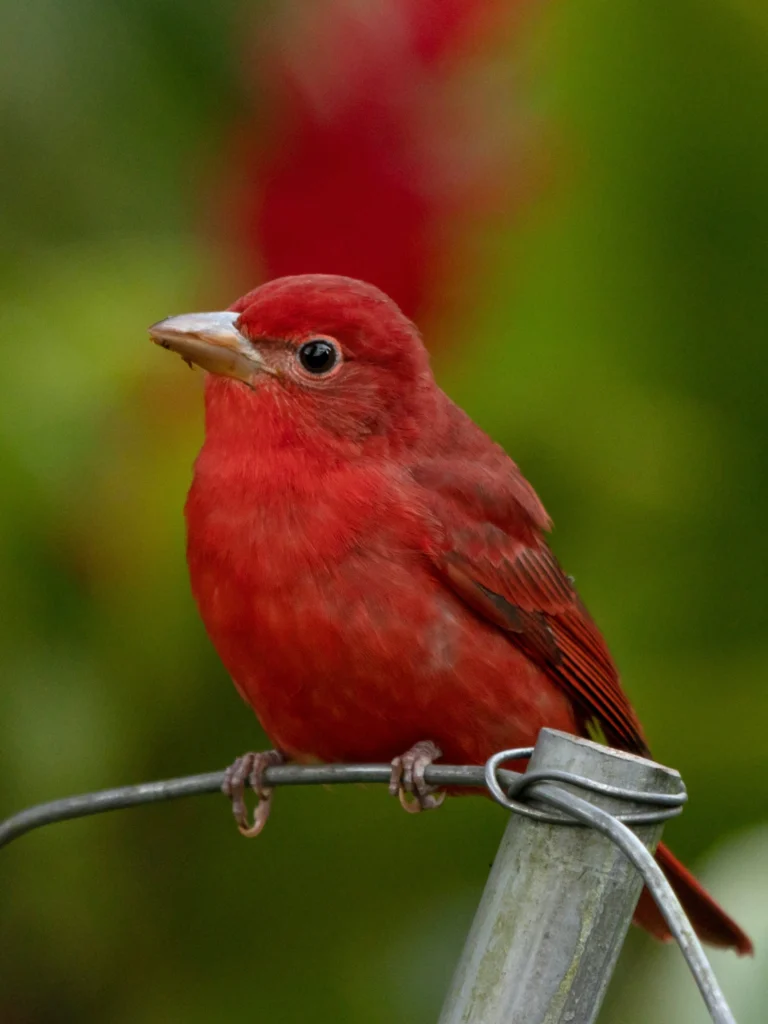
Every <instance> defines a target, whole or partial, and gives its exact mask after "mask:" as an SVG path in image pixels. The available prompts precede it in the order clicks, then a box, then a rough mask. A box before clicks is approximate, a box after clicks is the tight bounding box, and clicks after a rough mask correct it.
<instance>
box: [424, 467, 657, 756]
mask: <svg viewBox="0 0 768 1024" xmlns="http://www.w3.org/2000/svg"><path fill="white" fill-rule="evenodd" d="M499 470H503V471H502V472H499ZM413 476H414V479H415V480H416V482H417V483H419V484H420V485H421V488H422V496H423V500H425V501H426V503H427V505H428V507H429V509H430V513H431V518H432V522H433V524H434V526H433V529H434V536H433V537H431V539H430V544H429V552H428V554H429V557H430V558H431V560H432V562H433V565H434V566H435V568H436V569H437V571H438V572H439V573H440V575H441V576H442V578H443V579H444V581H445V582H446V583H448V584H449V585H450V586H451V587H452V588H453V589H454V591H455V592H456V593H457V594H458V595H459V596H460V597H461V598H462V599H463V600H464V601H465V602H466V604H468V605H469V606H470V607H471V608H472V609H473V610H474V611H475V612H476V613H477V614H478V615H481V616H482V617H483V618H485V619H487V620H488V621H490V622H492V623H494V624H495V625H496V626H498V627H499V628H500V629H502V630H504V632H505V633H507V635H508V636H509V638H510V640H511V641H512V643H514V644H516V645H517V646H518V647H519V648H520V649H521V650H523V651H524V652H525V654H526V655H527V656H528V657H529V658H531V660H533V661H535V662H536V664H537V665H539V666H540V667H541V668H542V669H543V670H544V671H545V672H546V673H547V674H548V675H549V676H550V677H551V678H552V679H553V680H555V681H556V682H557V683H558V684H559V685H560V686H562V687H563V689H564V690H565V691H566V692H567V693H568V694H569V696H570V697H571V699H572V700H573V702H574V704H575V706H576V707H577V709H578V711H579V712H580V714H581V716H582V718H583V720H584V722H585V723H589V722H594V721H596V722H597V723H599V725H600V727H601V728H602V730H603V732H604V734H605V737H606V739H607V740H608V741H609V742H610V743H611V744H613V745H614V746H618V747H622V748H624V749H628V750H631V751H634V752H637V753H647V750H648V748H647V745H646V742H645V738H644V736H643V732H642V728H641V726H640V723H639V721H638V719H637V716H636V715H635V712H634V710H633V709H632V706H631V704H630V703H629V700H628V699H627V697H626V695H625V694H624V692H623V690H622V688H621V684H620V683H619V677H618V673H617V671H616V667H615V666H614V664H613V661H612V659H611V656H610V654H609V652H608V648H607V647H606V645H605V641H604V640H603V638H602V636H601V635H600V632H599V630H598V629H597V627H596V626H595V624H594V622H593V621H592V619H591V617H590V615H589V613H588V612H587V610H586V608H585V607H584V605H583V604H582V602H581V600H580V598H579V596H578V594H577V593H576V590H575V588H574V586H573V582H572V580H571V579H570V577H568V576H567V575H566V574H565V573H564V572H563V570H562V569H561V567H560V565H559V564H558V562H557V559H556V558H555V556H554V555H553V554H552V552H551V551H550V550H549V548H548V547H547V545H546V543H545V541H544V539H543V537H542V530H544V529H547V528H548V526H549V520H548V518H547V515H546V512H545V511H544V509H543V507H542V506H541V504H540V502H539V501H538V498H537V497H536V495H535V492H534V491H533V489H532V488H531V487H530V484H528V482H527V481H526V480H525V478H524V477H523V476H522V474H521V473H520V471H519V470H518V468H517V466H516V465H515V464H514V463H513V462H512V461H511V460H509V459H507V458H505V459H504V462H503V464H501V465H499V464H496V465H482V464H480V465H478V464H477V463H467V461H466V460H455V461H449V460H429V461H425V462H424V463H422V464H421V465H419V466H417V467H414V469H413Z"/></svg>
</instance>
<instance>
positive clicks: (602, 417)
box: [0, 0, 768, 1024]
mask: <svg viewBox="0 0 768 1024" xmlns="http://www.w3.org/2000/svg"><path fill="white" fill-rule="evenodd" d="M765 11H766V8H765V6H764V3H763V0H705V2H704V3H702V2H701V0H698V2H693V0H678V2H676V3H674V4H669V3H666V2H661V0H617V2H615V3H611V4H606V3H603V2H600V0H580V2H578V3H569V4H565V3H563V2H561V0H546V3H535V4H534V3H533V2H531V0H514V2H512V0H506V2H505V0H304V2H294V3H288V2H274V3H269V4H267V3H264V2H261V3H256V2H254V3H248V2H246V0H218V2H216V3H214V2H213V0H130V2H129V0H121V2H118V0H112V2H109V3H104V2H103V0H68V2H67V3H66V4H65V3H61V2H60V0H59V2H57V0H39V2H37V3H34V4H22V3H20V2H19V0H5V3H4V4H3V5H2V8H0V57H1V59H0V109H1V111H2V116H0V124H2V129H1V130H2V159H1V160H0V195H1V196H2V205H1V207H0V218H1V219H0V237H2V241H3V245H2V253H1V254H0V266H1V267H2V274H0V346H1V348H0V352H1V355H0V366H1V367H2V370H1V372H0V380H1V381H2V394H1V395H0V474H1V479H2V485H1V487H0V492H1V493H2V500H1V501H0V516H1V517H2V520H1V522H2V528H1V529H0V594H1V595H2V615H0V635H1V636H2V675H3V684H2V687H0V722H1V725H2V732H1V733H0V779H2V784H1V785H0V814H4V813H11V812H12V811H14V810H17V809H19V808H21V807H23V806H25V805H27V804H30V803H33V802H36V801H41V800H44V799H48V798H53V797H55V796H59V795H65V794H68V793H71V792H78V791H83V790H90V789H96V788H100V787H104V786H109V785H118V784H123V783H129V782H138V781H142V780H149V779H154V778H161V777H167V776H172V775H180V774H185V773H193V772H198V771H204V770H212V769H216V768H220V767H223V766H224V765H226V764H227V763H229V762H230V761H231V760H232V759H233V757H234V756H235V755H236V754H238V753H240V752H242V751H243V750H246V749H250V748H253V747H256V748H258V747H260V746H264V745H266V739H265V737H264V736H263V735H262V734H261V733H260V730H259V728H258V726H257V723H256V721H255V720H254V718H253V716H252V714H251V712H250V711H249V710H248V709H247V708H246V707H245V706H244V705H243V704H242V703H241V702H240V700H239V698H238V697H237V695H236V693H235V691H234V689H233V687H232V686H231V685H230V683H229V681H228V679H227V678H226V675H225V673H224V671H223V669H222V667H221V666H220V664H219V663H218V661H217V658H216V656H215V654H214V652H213V650H212V649H211V646H210V644H209V642H208V640H207V638H206V635H205V633H204V631H203V628H202V626H201V624H200V622H199V621H198V617H197V614H196V611H195V608H194V606H193V602H192V600H191V597H190V594H189V589H188V585H187V578H186V568H185V561H184V537H183V525H182V516H181V509H182V504H183V501H184V496H185V492H186V488H187V486H188V482H189V478H190V467H191V462H192V459H193V457H194V455H195V452H196V450H197V448H198V445H199V443H200V439H201V426H202V423H201V395H200V386H201V379H202V375H201V374H200V373H195V374H192V373H189V372H188V371H187V370H186V369H185V368H184V367H183V365H182V364H181V363H180V362H179V361H178V360H177V359H171V358H169V357H168V356H167V355H166V354H164V353H161V352H159V351H158V350H157V349H154V348H153V347H152V346H151V345H150V344H149V343H148V340H147V336H146V326H147V325H148V324H149V323H151V322H153V321H155V320H157V319H159V318H161V317H163V316H166V315H168V314H170V313H174V312H184V311H187V310H192V309H199V308H220V307H223V306H225V305H227V304H228V303H229V302H230V301H232V300H233V299H234V298H235V297H236V296H237V295H238V294H240V293H241V292H242V291H243V290H245V289H246V288H248V287H250V286H253V285H254V284H256V283H257V282H258V281H259V280H262V279H264V278H266V277H268V276H272V275H274V274H279V273H285V272H292V271H305V270H312V271H342V272H346V273H351V274H355V275H358V276H364V277H368V278H370V279H372V280H374V281H375V282H376V283H377V284H380V285H382V286H383V287H385V288H387V289H388V290H390V291H391V292H392V293H393V295H394V296H395V297H396V298H397V299H398V300H399V301H400V302H401V303H402V304H403V306H404V308H405V309H406V310H407V311H408V312H409V314H411V315H412V316H414V317H416V318H417V319H418V321H419V323H420V324H421V326H422V327H423V329H424V332H425V334H426V337H427V340H428V343H429V345H430V348H431V350H432V352H433V356H434V363H435V367H436V372H437V374H438V376H439V378H440V380H441V382H442V383H443V385H444V386H445V387H446V388H447V389H448V390H449V392H450V393H451V394H452V395H453V396H454V397H455V398H456V399H457V400H458V401H459V402H461V403H462V404H464V405H465V406H466V407H467V408H468V409H469V411H470V412H471V413H472V415H473V416H474V417H475V418H476V419H477V420H478V421H479V422H480V423H482V424H483V425H484V426H485V427H486V428H487V429H488V430H489V431H490V432H492V433H493V435H494V436H495V437H496V438H497V439H498V440H500V441H501V442H503V443H504V444H505V445H506V446H507V447H508V449H509V450H510V451H511V452H512V453H513V454H514V457H515V458H516V459H517V460H518V461H519V463H520V464H521V465H522V467H523V469H524V470H525V472H526V474H527V475H528V476H529V478H530V479H531V480H532V481H533V482H534V483H535V485H536V487H537V488H538V490H539V492H540V494H541V495H542V497H543V499H544V501H545V504H546V505H547V507H548V509H549V511H550V512H551V514H552V515H553V517H554V519H555V521H556V523H557V527H558V528H557V531H556V533H555V535H554V545H555V547H556V550H557V552H558V554H559V555H560V557H561V559H562V561H563V562H564V563H565V565H566V566H567V568H568V569H569V571H571V572H573V573H574V574H575V576H576V578H577V581H578V585H579V587H580V589H581V591H582V593H583V595H584V597H585V599H586V600H587V602H588V604H589V605H590V607H591V608H592V610H593V612H594V614H595V616H596V617H597V619H598V621H599V622H600V623H601V624H602V626H603V627H604V629H605V632H606V634H607V636H608V638H609V641H610V644H611V646H612V648H613V651H614V653H615V655H616V657H617V659H618V661H619V664H620V666H621V668H622V671H623V675H624V680H625V684H626V686H627V688H628V690H629V691H630V693H631V695H632V697H633V699H634V701H635V703H636V706H637V708H638V709H639V711H640V714H641V717H642V718H643V720H644V723H645V725H646V727H647V731H648V734H649V735H650V736H651V737H652V739H653V743H654V750H655V752H656V755H657V756H658V758H659V759H660V760H662V761H665V762H667V763H669V764H672V765H674V766H676V767H678V768H679V769H680V770H681V772H682V773H683V775H684V777H685V779H686V781H687V783H688V786H689V789H690V793H691V803H690V805H689V807H688V809H687V810H686V812H685V814H684V816H683V817H682V818H681V819H680V820H679V821H678V822H675V823H674V824H672V825H670V826H669V827H668V829H667V838H668V840H669V842H670V843H671V845H672V846H673V847H674V848H675V850H676V851H677V852H678V853H679V854H680V855H681V856H683V857H685V858H686V859H688V860H689V861H690V862H692V864H693V865H694V866H695V867H696V868H697V869H698V870H699V871H700V872H701V873H702V875H703V876H704V877H705V878H706V879H707V881H708V882H709V883H710V884H711V887H712V888H713V889H714V891H715V892H716V894H717V895H718V896H720V897H722V899H723V900H724V901H725V902H727V904H728V906H729V909H731V910H732V911H733V913H734V914H735V915H736V916H737V917H739V918H740V920H742V922H743V924H744V925H745V926H746V927H747V928H748V930H751V932H752V935H753V937H754V939H755V941H756V944H757V947H758V952H757V957H756V959H755V960H754V961H746V962H745V961H737V959H736V958H735V957H733V956H729V955H717V956H715V957H714V960H715V965H716V968H717V970H718V973H719V975H720V977H721V979H722V981H723V984H724V986H725V988H726V991H727V993H728V995H729V997H730V998H731V1000H732V1002H733V1005H734V1008H735V1010H736V1012H737V1016H738V1019H739V1020H740V1022H741V1024H757V1022H758V1021H763V1020H764V1019H765V1016H764V1014H765V1009H764V1007H765V1005H766V1002H767V1001H768V967H767V965H768V959H767V957H768V952H767V950H768V800H767V799H766V798H767V795H768V745H767V743H766V736H767V735H768V728H767V726H768V629H767V628H766V625H767V624H766V606H767V602H766V580H767V579H768V573H767V571H766V569H767V567H768V530H767V529H766V526H765V515H766V511H765V510H766V507H768V474H766V459H767V458H768V445H767V442H768V401H766V392H767V390H768V358H767V357H766V345H765V342H766V324H768V132H766V116H767V115H768V16H766V13H765ZM503 825H504V816H503V814H502V813H501V811H499V810H498V809H497V808H495V807H494V806H492V805H491V804H490V803H486V802H485V801H472V800H465V801H454V802H452V804H451V805H450V806H448V807H447V808H446V809H444V810H443V811H441V813H440V814H436V815H424V816H420V817H419V818H415V819H414V818H410V817H408V816H406V815H404V814H402V812H400V810H399V808H398V807H397V805H396V804H395V803H394V802H392V801H390V800H388V799H387V798H386V797H385V795H384V793H383V791H382V790H380V789H377V788H373V789H368V790H365V789H355V790H352V789H342V788H336V789H334V790H322V789H314V788H313V789H308V790H306V791H303V790H294V791H284V792H281V793H279V794H278V796H277V799H276V807H275V812H274V814H273V817H272V820H271V822H270V825H269V828H268V829H267V831H266V832H265V834H264V835H263V836H262V837H261V838H260V839H259V840H258V841H256V842H246V841H244V840H242V839H241V838H240V837H239V836H238V835H237V834H236V832H235V829H234V827H233V826H232V823H231V820H230V814H229V810H228V807H227V806H226V803H225V801H224V800H223V798H222V799H217V798H216V797H206V798H198V799H194V800H190V801H187V802H179V803H175V804H170V805H167V806H160V807H154V808H150V809H141V810H134V811H130V812H123V813H120V814H116V815H111V816H105V817H102V818H97V819H92V820H85V821H81V822H76V823H70V824H65V825H59V826H56V827H52V828H49V829H46V830H43V831H41V832H39V833H36V834H33V835H31V836H28V837H26V838H24V839H23V840H20V841H19V842H18V843H17V844H14V845H13V846H11V847H9V848H8V849H7V850H4V851H3V852H2V854H1V855H0V878H1V879H2V884H1V886H0V949H1V950H2V955H1V956H0V1021H2V1024H64V1022H77V1024H88V1022H97V1021H98V1022H104V1021H109V1022H112V1024H155V1022H161V1021H162V1022H167V1021H183V1022H185V1024H195V1022H198V1021H199V1022H206V1024H209V1022H211V1021H222V1022H245V1021H260V1020H273V1021H279V1022H281V1024H283V1022H286V1024H290V1022H299V1021H302V1022H303V1021H305V1020H313V1021H315V1022H321V1021H334V1022H336V1024H345V1022H349V1024H352V1022H356V1024H357V1022H366V1024H379V1022H381V1024H384V1022H389V1021H393V1020H396V1021H398V1022H400V1024H422V1022H424V1024H426V1022H429V1021H432V1020H434V1019H435V1018H436V1015H437V1011H438V1008H439V1006H440V1003H441V998H442V994H443V992H444V989H445V986H446V984H447V981H448V978H449V977H450V973H451V971H452V968H453V965H454V962H455V960H456V957H457V956H458V953H459V950H460V948H461V945H462V940H463V936H464V934H465V932H466V930H467V928H468V926H469V922H470V920H471V916H472V913H473V908H474V906H475V905H476V903H477V900H478V898H479V895H480V892H481V890H482V886H483V883H484V879H485V877H486V874H487V871H488V867H489V864H490V862H491V860H492V857H493V853H494V850H495V847H496V844H497V842H498V839H499V836H500V833H501V831H502V828H503ZM649 1020H670V1021H671V1020H674V1021H675V1022H679V1024H688V1022H691V1024H695V1022H699V1021H704V1020H706V1017H705V1015H704V1011H703V1009H702V1008H701V1007H700V1006H699V1003H698V997H697V995H696V993H695V991H694V988H693V984H692V983H691V981H690V979H688V978H687V977H686V976H685V973H684V971H683V969H682V967H681V961H680V957H679V955H678V954H677V952H676V951H675V950H674V949H669V948H663V949H662V948H658V947H656V946H654V944H653V943H652V942H651V941H650V940H649V939H647V938H646V937H645V936H643V935H641V934H638V933H635V932H633V933H632V934H631V936H630V940H629V942H628V944H627V947H626V949H625V951H624V953H623V956H622V960H621V964H620V968H619V971H618V973H617V975H616V977H615V979H614V982H613V984H612V986H611V991H610V995H609V998H608V1000H607V1003H606V1005H605V1007H604V1010H603V1013H602V1016H601V1021H602V1022H604V1024H642V1022H647V1021H649Z"/></svg>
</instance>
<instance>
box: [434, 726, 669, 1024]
mask: <svg viewBox="0 0 768 1024" xmlns="http://www.w3.org/2000/svg"><path fill="white" fill-rule="evenodd" d="M535 769H559V770H564V771H568V772H572V773H575V774H577V775H582V776H586V777H588V778H590V779H593V780H595V781H597V782H606V783H609V784H611V785H614V786H621V787H624V788H627V789H633V790H637V791H641V792H648V793H651V792H655V793H676V792H678V791H679V790H680V788H681V782H680V776H679V775H678V773H677V772H675V771H673V770H672V769H670V768H665V767H663V766H662V765H659V764H656V763H654V762H653V761H648V760H645V759H644V758H640V757H634V756H632V755H630V754H623V753H621V752H619V751H615V750H610V749H608V748H607V747H603V746H599V745H598V744H596V743H591V742H589V741H588V740H583V739H579V738H577V737H575V736H570V735H566V734H565V733H560V732H556V731H554V730H550V729H543V730H542V731H541V733H540V734H539V739H538V742H537V744H536V748H535V750H534V753H533V756H532V757H531V760H530V764H529V770H531V771H533V770H535ZM558 785H559V783H558ZM563 788H564V789H571V787H569V786H563ZM572 791H573V792H578V795H580V796H581V797H583V798H586V799H588V800H589V801H590V802H591V803H594V804H596V805H597V806H599V807H602V808H604V809H605V810H607V811H613V812H616V811H620V810H623V811H632V810H647V807H645V806H641V805H639V804H635V805H633V804H631V803H629V802H628V801H621V802H620V801H618V800H617V799H615V798H612V797H606V796H602V795H598V794H593V793H589V794H587V793H585V792H584V791H583V790H581V791H576V790H573V789H572ZM634 831H635V832H636V833H637V835H638V836H639V837H640V838H641V839H642V841H643V842H644V843H645V844H646V846H648V848H649V849H651V848H653V847H654V846H655V844H656V843H657V842H658V840H659V837H660V835H661V831H662V825H660V824H657V825H642V826H637V827H635V829H634ZM641 889H642V880H641V878H640V876H639V874H638V872H637V871H636V870H635V869H634V868H633V867H632V865H631V864H630V863H629V861H628V860H627V858H626V857H625V856H624V854H623V853H622V852H621V851H620V850H619V849H618V847H617V846H616V845H615V844H614V843H612V842H610V840H608V839H606V838H605V837H604V836H602V835H600V834H599V833H597V832H595V831H594V830H593V829H590V828H576V827H568V826H563V825H547V824H542V823H540V822H537V821H532V820H530V819H528V818H524V817H521V816H519V815H515V814H513V815H512V816H511V819H510V822H509V824H508V826H507V829H506V832H505V833H504V837H503V839H502V841H501V846H500V847H499V851H498V854H497V855H496V860H495V861H494V865H493V868H492V870H491V874H490V876H489V878H488V883H487V885H486V888H485V892H484V893H483V897H482V900H481V902H480V906H479V907H478V910H477V913H476V915H475V920H474V922H473V924H472V928H471V930H470V933H469V935H468V937H467V941H466V945H465V947H464V951H463V953H462V955H461V959H460V961H459V965H458V967H457V969H456V973H455V975H454V978H453V982H452V984H451V988H450V990H449V993H448V996H447V998H446V1001H445V1005H444V1006H443V1011H442V1013H441V1015H440V1021H439V1024H591V1022H592V1021H594V1020H595V1018H596V1016H597V1013H598V1010H599V1008H600V1004H601V1002H602V1000H603V996H604V995H605V990H606V988H607V985H608V982H609V980H610V977H611V974H612V973H613V968H614V966H615V963H616V960H617V958H618V955H619V952H620V950H621V947H622V944H623V942H624V938H625V935H626V932H627V929H628V927H629V923H630V921H631V919H632V914H633V911H634V908H635V905H636V903H637V900H638V898H639V895H640V891H641Z"/></svg>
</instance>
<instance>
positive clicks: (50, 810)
mask: <svg viewBox="0 0 768 1024" xmlns="http://www.w3.org/2000/svg"><path fill="white" fill-rule="evenodd" d="M391 775H392V765H391V764H351V765H350V764H322V765H298V764H287V765H280V766H274V767H271V768H268V769H267V771H266V773H265V781H266V783H267V785H268V786H304V785H327V784H332V783H361V782H383V783H388V782H389V780H390V777H391ZM501 776H502V778H503V781H504V783H505V784H510V785H511V784H512V783H513V782H515V781H516V780H517V779H518V778H520V776H519V775H518V773H517V772H511V771H502V772H501ZM425 779H426V781H427V782H428V783H429V784H430V785H431V786H469V787H474V788H477V789H485V775H484V770H483V768H482V767H481V766H476V765H468V766H465V767H461V766H455V765H443V764H440V765H430V766H429V767H428V768H427V770H426V772H425ZM223 781H224V772H207V773H206V774H204V775H188V776H185V777H184V778H181V779H164V780H163V781H161V782H145V783H141V784H140V785H138V786H120V787H118V788H116V789H102V790H99V791H97V792H95V793H83V794H82V795H79V796H68V797H64V798H63V799H62V800H51V801H50V802H48V803H44V804H37V805H36V806H34V807H28V808H27V809H26V810H24V811H20V812H19V813H18V814H14V815H11V817H10V818H6V819H5V821H3V822H0V847H2V846H6V845H7V844H8V843H10V842H12V841H13V840H14V839H18V838H19V837H20V836H23V835H25V834H26V833H27V832H31V831H32V830H33V829H36V828H41V827H42V826H43V825H52V824H54V823H55V822H58V821H69V820H70V819H72V818H84V817H87V816H88V815H91V814H102V813H104V812H105V811H118V810H122V809H124V808H126V807H139V806H141V805H142V804H152V803H159V802H161V801H165V800H178V799H180V798H181V797H187V796H199V795H201V794H203V793H218V792H220V791H221V784H222V782H223Z"/></svg>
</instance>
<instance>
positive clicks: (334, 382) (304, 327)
mask: <svg viewBox="0 0 768 1024" xmlns="http://www.w3.org/2000/svg"><path fill="white" fill-rule="evenodd" d="M149 333H150V337H151V338H152V340H153V341H154V342H155V343H156V344H158V345H161V346H163V348H167V349H170V350H171V351H173V352H177V353H178V354H179V355H180V356H181V357H182V358H183V359H184V360H185V361H186V362H188V363H191V364H196V365H197V366H201V367H202V368H203V369H205V370H207V371H208V373H209V375H210V376H209V379H208V381H207V385H206V405H207V412H208V416H207V425H208V432H209V434H210V432H211V431H212V430H213V431H220V432H221V431H225V432H227V433H229V432H231V431H233V430H234V431H237V432H241V433H242V432H245V434H246V437H247V434H248V431H249V430H250V429H254V430H258V429H264V424H265V422H269V423H270V424H271V428H272V430H273V433H275V432H276V433H280V432H282V433H283V435H284V436H285V440H286V441H288V440H290V437H291V436H293V435H297V434H298V435H301V436H303V437H305V438H307V437H309V436H311V435H315V436H317V435H318V434H321V435H323V437H324V440H325V441H333V440H334V439H336V440H337V441H338V442H342V443H345V444H349V443H352V444H355V445H357V446H360V445H362V446H367V445H368V444H369V443H370V444H381V442H382V441H384V442H387V443H389V444H393V443H399V444H408V443H409V439H411V438H412V437H413V438H415V437H417V436H418V434H419V432H420V430H421V428H422V426H423V423H424V422H425V421H426V420H427V419H428V417H429V416H430V414H431V411H432V410H433V407H434V405H435V401H434V395H435V394H436V388H435V384H434V380H433V377H432V373H431V371H430V368H429V360H428V356H427V352H426V349H425V348H424V345H423V344H422V341H421V339H420V337H419V334H418V332H417V330H416V328H415V327H414V325H413V324H412V323H411V322H410V321H409V320H408V319H407V318H406V317H405V316H404V315H403V314H402V313H401V312H400V310H399V309H398V307H397V306H396V305H395V304H394V302H392V301H391V300H390V299H389V298H387V296H386V295H384V293H383V292H381V291H379V289H378V288H374V287H373V286H372V285H369V284H365V283H363V282H362V281H355V280H353V279H351V278H346V277H336V276H332V275H326V274H311V275H309V274H308V275H303V276H298V277H283V278H278V279H277V280H274V281H269V282H268V283H267V284H264V285H262V286H261V287H259V288H256V289H254V290H253V291H251V292H249V293H248V294H247V295H244V296H243V297H242V298H241V299H238V301H237V302H235V303H234V304H233V305H232V306H231V307H230V308H229V309H228V310H227V311H225V312H219V313H188V314H183V315H181V316H172V317H169V318H168V319H167V320H161V321H160V322H159V323H156V324H154V325H153V326H152V327H151V328H150V331H149ZM253 441H254V443H256V444H258V441H259V439H258V438H255V437H254V438H253Z"/></svg>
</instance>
